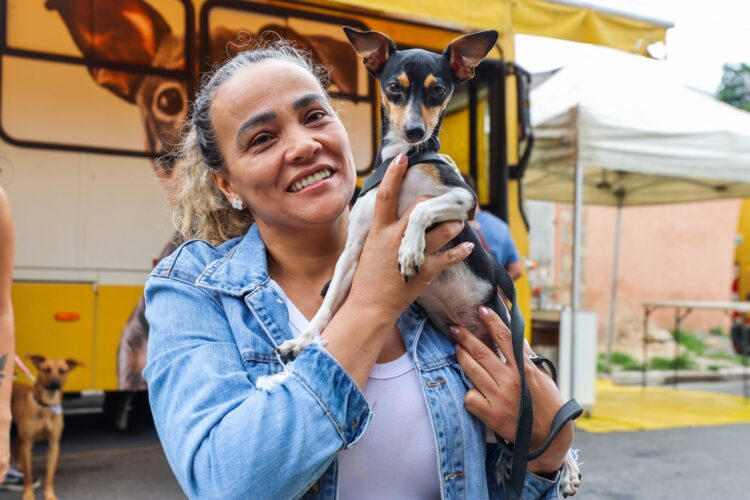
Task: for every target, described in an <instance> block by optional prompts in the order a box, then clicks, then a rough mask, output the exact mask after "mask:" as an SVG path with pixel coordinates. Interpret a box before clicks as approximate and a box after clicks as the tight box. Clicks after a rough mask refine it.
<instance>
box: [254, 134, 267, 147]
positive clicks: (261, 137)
mask: <svg viewBox="0 0 750 500" xmlns="http://www.w3.org/2000/svg"><path fill="white" fill-rule="evenodd" d="M270 140H271V136H270V135H268V134H262V135H259V136H257V137H255V138H254V139H253V140H252V141H251V142H250V147H253V146H260V145H261V144H265V143H267V142H268V141H270Z"/></svg>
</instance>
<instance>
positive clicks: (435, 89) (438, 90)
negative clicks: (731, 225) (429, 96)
mask: <svg viewBox="0 0 750 500" xmlns="http://www.w3.org/2000/svg"><path fill="white" fill-rule="evenodd" d="M431 90H432V93H433V94H434V95H436V96H438V97H440V96H442V95H444V94H445V87H443V86H442V85H433V86H432V89H431Z"/></svg>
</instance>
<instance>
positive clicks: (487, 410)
mask: <svg viewBox="0 0 750 500" xmlns="http://www.w3.org/2000/svg"><path fill="white" fill-rule="evenodd" d="M464 405H465V406H466V409H467V410H468V411H469V413H471V414H472V415H475V416H476V417H477V418H479V420H481V421H482V422H488V421H491V419H492V403H491V402H490V400H489V399H487V398H486V397H484V393H482V392H481V391H479V390H477V389H469V391H468V392H467V393H466V396H464Z"/></svg>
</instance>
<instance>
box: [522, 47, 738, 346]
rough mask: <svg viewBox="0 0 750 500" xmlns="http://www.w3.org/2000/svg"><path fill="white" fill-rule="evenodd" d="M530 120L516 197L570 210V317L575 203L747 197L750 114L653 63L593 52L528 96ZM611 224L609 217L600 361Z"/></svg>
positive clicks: (576, 269)
mask: <svg viewBox="0 0 750 500" xmlns="http://www.w3.org/2000/svg"><path fill="white" fill-rule="evenodd" d="M531 120H532V126H533V130H534V137H535V143H534V147H533V149H532V153H531V158H530V161H529V165H528V167H527V170H526V173H525V176H524V180H523V188H524V195H525V196H526V197H527V198H531V199H540V200H551V201H563V202H571V201H572V202H575V230H574V252H573V298H572V309H573V312H574V313H575V312H576V311H577V310H579V309H580V298H579V295H580V293H579V290H580V262H579V261H580V248H579V246H580V233H581V209H582V203H583V202H584V201H585V202H586V203H593V204H601V205H612V206H617V207H620V208H621V207H623V206H628V205H646V204H658V203H674V202H687V201H697V200H709V199H716V198H726V197H743V196H750V113H747V112H744V111H741V110H738V109H735V108H733V107H731V106H729V105H727V104H724V103H722V102H720V101H718V100H716V99H715V98H713V97H712V96H710V95H706V94H704V93H702V92H700V91H697V90H694V89H691V88H688V87H686V86H684V85H682V84H681V83H679V82H678V81H676V79H675V78H674V77H673V76H672V75H671V74H670V72H669V70H668V68H667V66H666V64H665V63H664V62H662V61H655V60H651V59H646V58H644V57H640V56H634V55H630V54H625V53H622V52H617V51H613V50H604V49H598V50H592V51H591V53H590V57H585V58H581V62H579V63H577V64H574V65H570V66H567V67H565V68H563V69H561V70H559V71H557V72H556V73H555V74H554V75H552V76H551V77H549V78H548V79H547V80H546V81H544V82H543V83H541V84H540V85H538V86H537V87H536V88H534V89H533V90H532V92H531ZM619 222H620V211H619V210H618V217H617V228H616V229H615V232H616V242H615V256H614V266H613V267H614V276H613V287H612V305H611V307H610V309H611V313H610V321H609V323H610V325H609V331H608V354H609V351H610V350H611V339H612V333H613V332H612V329H613V321H614V306H615V301H616V286H617V285H616V281H617V262H618V257H619V255H618V252H619ZM571 316H572V317H573V318H574V320H573V321H575V316H576V315H575V314H572V315H571ZM573 331H575V327H574V326H573ZM608 358H609V356H608Z"/></svg>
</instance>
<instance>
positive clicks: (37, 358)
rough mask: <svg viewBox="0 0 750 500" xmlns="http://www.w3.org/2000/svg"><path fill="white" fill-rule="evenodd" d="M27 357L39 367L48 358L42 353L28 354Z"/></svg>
mask: <svg viewBox="0 0 750 500" xmlns="http://www.w3.org/2000/svg"><path fill="white" fill-rule="evenodd" d="M26 359H28V360H29V361H31V362H32V363H33V364H34V366H36V367H37V369H39V367H40V366H41V364H42V363H44V362H45V361H46V360H47V358H45V357H44V356H42V355H41V354H29V355H27V356H26Z"/></svg>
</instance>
